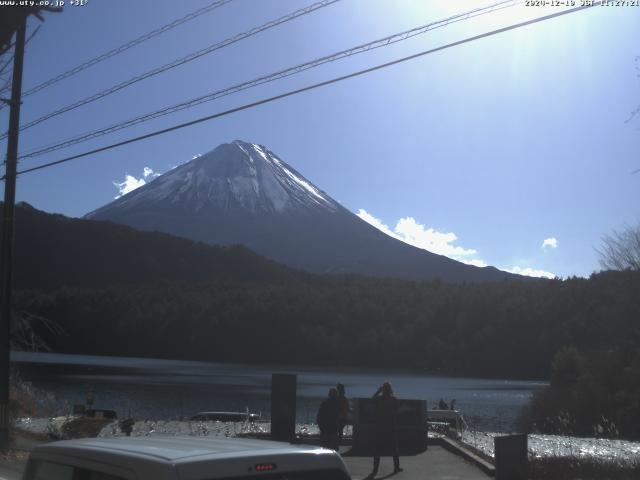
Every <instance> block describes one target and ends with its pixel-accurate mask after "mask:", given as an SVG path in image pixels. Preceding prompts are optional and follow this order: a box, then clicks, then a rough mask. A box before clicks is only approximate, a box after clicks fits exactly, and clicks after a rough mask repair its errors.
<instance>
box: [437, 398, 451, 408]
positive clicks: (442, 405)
mask: <svg viewBox="0 0 640 480" xmlns="http://www.w3.org/2000/svg"><path fill="white" fill-rule="evenodd" d="M438 410H449V405H447V402H445V401H444V400H443V399H440V401H439V402H438Z"/></svg>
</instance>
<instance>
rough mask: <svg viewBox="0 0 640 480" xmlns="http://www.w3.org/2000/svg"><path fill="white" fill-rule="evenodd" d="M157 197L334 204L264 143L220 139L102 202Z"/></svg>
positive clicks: (210, 204) (276, 208)
mask: <svg viewBox="0 0 640 480" xmlns="http://www.w3.org/2000/svg"><path fill="white" fill-rule="evenodd" d="M158 202H161V203H169V204H171V205H173V206H177V207H179V206H182V207H184V208H186V209H194V210H196V211H201V210H203V209H209V208H212V209H215V210H225V211H227V210H243V211H246V212H251V213H254V214H257V213H260V212H280V213H284V212H287V211H290V210H300V209H303V210H308V209H312V210H317V209H322V210H329V211H331V212H335V211H336V210H338V208H339V206H338V204H337V202H335V201H334V200H333V199H332V198H331V197H329V196H328V195H327V194H326V193H324V192H323V191H322V190H320V189H319V188H318V187H316V186H315V185H313V184H312V183H311V182H310V181H309V180H307V179H306V178H305V177H304V176H303V175H302V174H300V173H299V172H297V171H296V170H295V169H294V168H293V167H291V166H290V165H288V164H287V163H285V162H284V161H283V160H281V159H280V158H278V157H277V156H276V155H275V154H274V153H273V152H271V151H269V150H268V149H267V148H266V147H264V146H262V145H258V144H255V143H249V142H244V141H242V140H235V141H233V142H231V143H226V144H222V145H220V146H218V147H217V148H216V149H214V150H212V151H211V152H209V153H206V154H204V155H201V156H199V157H196V158H194V159H193V160H191V161H190V162H188V163H186V164H184V165H181V166H179V167H177V168H175V169H173V170H171V171H169V172H167V173H165V174H164V175H162V176H160V177H158V178H157V179H155V180H154V181H152V182H150V183H148V184H147V185H144V186H143V187H141V188H139V189H137V190H134V191H133V192H131V193H129V194H127V195H124V196H123V197H121V198H119V199H118V200H116V201H115V202H113V203H112V204H110V205H107V206H105V207H103V208H109V207H110V206H112V205H117V206H118V207H124V208H137V207H140V206H141V205H144V204H147V203H153V204H157V203H158ZM100 210H102V209H100ZM100 210H96V212H92V213H90V214H89V215H88V216H89V217H92V216H94V215H95V214H96V213H98V212H100Z"/></svg>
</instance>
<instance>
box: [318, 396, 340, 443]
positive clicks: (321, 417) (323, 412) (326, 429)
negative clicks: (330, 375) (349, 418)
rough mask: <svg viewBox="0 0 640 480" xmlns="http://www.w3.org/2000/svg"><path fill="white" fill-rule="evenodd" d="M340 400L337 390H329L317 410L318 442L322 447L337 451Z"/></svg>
mask: <svg viewBox="0 0 640 480" xmlns="http://www.w3.org/2000/svg"><path fill="white" fill-rule="evenodd" d="M339 417H340V400H339V398H338V390H336V389H335V388H331V389H329V396H328V397H327V398H325V399H324V400H323V401H322V403H321V404H320V409H319V410H318V417H317V422H318V427H320V442H321V444H322V446H323V447H326V448H331V449H332V450H338V428H339V425H340V420H339Z"/></svg>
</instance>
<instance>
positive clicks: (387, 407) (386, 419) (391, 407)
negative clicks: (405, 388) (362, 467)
mask: <svg viewBox="0 0 640 480" xmlns="http://www.w3.org/2000/svg"><path fill="white" fill-rule="evenodd" d="M373 401H374V405H375V414H376V443H375V447H374V452H373V472H372V473H371V476H375V475H376V474H377V473H378V467H379V466H380V456H381V455H382V453H383V450H384V449H385V447H388V448H390V450H391V454H392V455H393V473H398V472H401V471H402V468H400V457H399V455H398V432H397V425H396V416H397V412H398V399H397V398H396V397H394V396H393V390H392V389H391V384H390V383H389V382H385V383H383V384H382V386H381V387H380V388H378V390H376V393H374V394H373Z"/></svg>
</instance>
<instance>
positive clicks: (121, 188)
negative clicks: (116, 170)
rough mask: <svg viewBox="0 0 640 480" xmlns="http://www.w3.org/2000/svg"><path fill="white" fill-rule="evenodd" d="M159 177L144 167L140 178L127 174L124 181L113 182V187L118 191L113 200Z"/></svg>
mask: <svg viewBox="0 0 640 480" xmlns="http://www.w3.org/2000/svg"><path fill="white" fill-rule="evenodd" d="M159 176H160V174H159V173H155V172H154V171H153V170H152V169H151V168H149V167H144V170H143V171H142V177H140V178H136V177H134V176H133V175H129V174H128V173H127V174H125V176H124V181H122V182H118V181H115V180H114V181H113V185H114V186H115V187H116V188H117V189H118V195H116V197H115V198H120V197H121V196H123V195H126V194H127V193H129V192H132V191H134V190H135V189H136V188H140V187H141V186H143V185H146V183H147V181H151V180H153V179H154V178H156V177H159Z"/></svg>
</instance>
